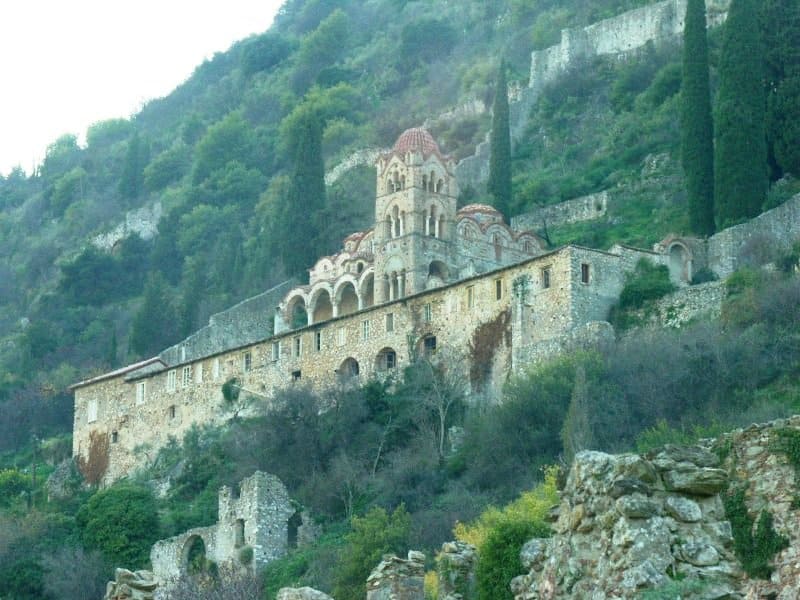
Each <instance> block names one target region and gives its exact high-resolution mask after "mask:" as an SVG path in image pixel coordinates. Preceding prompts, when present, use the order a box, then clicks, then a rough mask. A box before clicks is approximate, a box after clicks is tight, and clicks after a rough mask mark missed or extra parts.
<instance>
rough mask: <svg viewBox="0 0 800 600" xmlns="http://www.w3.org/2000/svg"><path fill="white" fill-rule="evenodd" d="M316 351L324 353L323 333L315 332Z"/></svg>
mask: <svg viewBox="0 0 800 600" xmlns="http://www.w3.org/2000/svg"><path fill="white" fill-rule="evenodd" d="M314 350H316V351H317V352H321V351H322V332H321V331H315V332H314Z"/></svg>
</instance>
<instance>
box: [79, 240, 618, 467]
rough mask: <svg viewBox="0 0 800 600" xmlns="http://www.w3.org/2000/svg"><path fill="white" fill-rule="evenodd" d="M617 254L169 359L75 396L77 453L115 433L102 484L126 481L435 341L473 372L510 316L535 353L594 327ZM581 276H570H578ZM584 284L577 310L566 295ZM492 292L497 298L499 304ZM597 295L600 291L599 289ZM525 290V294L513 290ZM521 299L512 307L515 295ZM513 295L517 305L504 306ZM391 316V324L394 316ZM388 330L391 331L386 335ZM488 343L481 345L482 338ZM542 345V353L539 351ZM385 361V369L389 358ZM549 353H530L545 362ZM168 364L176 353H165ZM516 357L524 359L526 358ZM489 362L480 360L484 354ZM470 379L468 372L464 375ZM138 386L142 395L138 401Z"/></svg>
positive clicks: (505, 352)
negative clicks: (195, 442)
mask: <svg viewBox="0 0 800 600" xmlns="http://www.w3.org/2000/svg"><path fill="white" fill-rule="evenodd" d="M614 260H618V258H616V259H615V257H614V256H613V255H610V254H607V253H603V252H599V251H592V250H587V249H582V248H576V247H572V246H568V247H565V248H562V249H560V250H557V251H554V252H551V253H549V254H545V255H541V256H538V257H536V258H533V259H530V260H528V261H526V262H523V263H521V264H518V265H514V266H511V267H506V268H503V269H498V270H496V271H493V272H490V273H486V274H483V275H479V276H476V277H473V278H470V279H465V280H463V281H459V282H458V283H455V284H451V285H448V286H445V287H441V288H437V289H434V290H429V291H426V292H422V293H419V294H416V295H414V296H410V297H407V298H402V299H400V300H396V301H393V302H388V303H384V304H380V305H378V306H373V307H370V308H367V309H364V310H361V311H358V312H356V313H353V314H349V315H344V316H340V317H336V318H333V319H330V320H327V321H324V322H321V323H318V324H314V325H311V326H307V327H304V328H301V329H297V330H294V331H288V332H285V333H282V334H280V335H277V336H274V337H272V338H269V337H267V336H264V337H267V339H262V341H259V342H254V343H250V344H246V345H242V346H238V347H233V348H230V349H228V350H226V351H224V352H219V353H217V354H212V355H209V356H203V357H200V358H196V359H192V358H189V356H190V354H189V353H188V352H187V359H186V360H185V361H178V362H171V363H170V364H169V367H160V368H159V370H158V371H155V372H151V373H148V374H145V375H138V374H137V373H133V374H129V375H127V376H125V375H120V376H118V377H111V378H109V379H106V380H103V381H100V382H98V383H94V384H89V385H82V386H78V387H77V388H76V389H75V421H74V437H73V448H74V452H75V454H76V455H80V456H85V455H86V453H87V451H88V440H89V435H90V433H91V431H99V432H101V433H104V434H107V435H109V436H112V435H113V434H114V432H116V435H113V440H114V441H113V443H111V444H110V464H109V469H108V473H107V475H106V477H105V482H106V483H108V482H111V481H114V480H116V479H118V478H119V477H122V476H124V475H126V474H127V473H129V472H131V471H132V470H134V469H135V468H138V467H141V466H143V465H146V464H148V463H149V462H150V461H152V460H153V459H154V458H155V456H156V453H157V450H158V449H159V448H161V447H163V446H164V445H166V444H167V443H168V441H169V439H170V438H171V437H174V438H176V439H178V440H180V439H182V438H183V435H184V434H185V433H186V431H187V430H188V429H189V428H190V427H191V426H192V425H193V424H214V423H222V422H224V421H226V420H228V419H229V418H230V417H231V416H233V415H234V414H237V413H241V412H242V411H243V410H245V411H246V410H247V408H246V401H247V399H248V398H249V399H253V398H254V399H256V400H263V401H267V402H268V401H269V399H270V398H271V397H272V395H273V394H274V392H275V390H277V389H280V388H283V387H286V386H288V385H292V384H293V382H296V381H299V382H300V383H301V384H302V383H304V382H308V383H310V384H312V385H313V386H315V387H317V388H318V389H320V388H324V387H326V386H331V385H335V384H338V383H343V382H347V381H348V378H349V377H350V376H351V375H352V370H351V367H350V366H351V365H353V364H355V363H357V364H358V375H357V377H356V378H355V379H353V380H352V381H365V380H367V379H368V378H370V377H372V376H375V377H379V378H382V377H386V376H389V375H391V374H392V373H396V372H399V369H400V368H402V367H403V366H405V365H407V364H409V363H410V362H411V360H412V359H413V357H414V355H415V354H417V353H420V354H421V353H423V352H425V339H426V338H428V339H430V337H431V336H435V338H436V344H435V345H436V352H437V353H442V355H443V356H448V357H450V358H452V357H456V358H457V357H461V356H464V354H466V356H465V357H464V358H465V359H466V360H461V362H460V364H461V365H462V367H463V368H464V369H465V371H467V370H469V367H470V360H471V358H472V357H471V354H470V350H469V348H470V344H471V342H472V340H473V336H474V335H475V332H476V331H477V330H478V329H479V328H480V327H481V326H482V325H484V324H486V323H490V322H498V319H502V318H503V314H504V313H507V312H510V311H512V304H514V305H515V308H514V309H513V310H516V313H517V314H516V316H515V317H512V319H511V322H510V323H509V324H508V325H509V327H510V329H511V331H512V333H511V336H510V337H511V342H512V346H513V345H514V344H516V345H517V346H518V347H519V348H520V349H523V350H524V349H525V348H526V347H536V345H537V344H542V343H544V342H547V341H548V340H553V339H556V338H559V337H561V336H564V335H567V334H569V332H570V331H571V330H572V329H574V328H576V327H579V326H582V325H583V324H584V323H585V321H582V320H584V319H585V320H596V318H595V316H594V315H595V314H599V313H597V311H598V310H601V309H595V308H592V307H591V306H590V304H589V303H590V302H597V303H602V302H605V299H607V298H609V294H610V293H611V291H610V290H613V289H615V286H616V285H617V283H616V282H615V280H614V279H613V278H612V276H611V269H610V264H611V262H613V261H614ZM583 262H586V263H587V264H589V266H590V272H591V273H593V274H594V275H592V279H591V280H590V283H589V284H576V281H579V279H578V278H580V276H581V275H580V264H582V263H583ZM545 268H547V269H549V278H550V287H548V288H544V287H543V282H542V276H543V269H545ZM576 268H577V269H578V272H577V273H575V272H574V269H576ZM523 280H524V281H526V282H527V283H526V284H525V291H524V293H522V292H520V290H518V292H519V293H518V294H517V296H515V286H517V287H518V286H519V284H515V283H514V282H515V281H523ZM576 285H580V286H581V287H580V294H579V298H578V300H577V301H578V302H579V305H580V308H579V309H578V310H574V309H573V308H572V307H571V303H572V302H573V298H572V294H573V289H574V288H575V287H576ZM498 287H499V295H498ZM595 288H596V289H595ZM520 289H521V288H520ZM519 294H522V296H524V298H523V300H524V301H523V302H522V307H521V310H520V304H519V303H520V298H521V297H522V296H520V295H519ZM512 298H516V300H513V301H512ZM390 315H391V316H390ZM389 324H391V330H390V327H389ZM493 335H494V338H493V339H492V340H488V342H489V343H492V344H493V345H494V347H493V356H491V357H490V359H491V375H492V376H491V378H490V380H489V381H485V382H482V383H481V391H482V392H483V393H486V394H488V395H489V396H495V395H497V394H498V393H499V391H500V388H501V387H502V384H503V382H504V381H505V378H506V376H507V373H508V372H509V371H510V369H511V367H512V360H513V358H512V352H511V347H510V346H509V344H508V340H507V338H506V334H505V333H504V332H503V331H497V332H495V333H494V334H493ZM484 342H486V340H484ZM542 348H544V346H542ZM389 352H391V353H393V361H392V362H393V364H392V366H393V368H391V367H390V368H387V359H386V356H387V354H388V353H389ZM544 352H545V349H542V350H541V351H539V352H537V356H543V355H544ZM173 356H174V355H173ZM518 357H519V358H527V355H526V353H525V352H524V351H523V352H521V353H519V354H518ZM484 358H485V357H484ZM465 376H466V373H465ZM233 378H235V379H236V380H237V382H236V386H237V387H236V389H238V390H240V394H239V398H238V400H236V401H233V402H229V401H226V400H225V399H224V398H223V394H222V391H221V390H222V385H223V384H224V383H225V382H227V381H229V380H231V379H233ZM137 387H139V388H142V387H143V389H140V391H139V394H138V395H137ZM90 402H93V403H96V405H97V420H96V421H95V422H92V423H89V422H88V413H87V411H88V405H89V403H90Z"/></svg>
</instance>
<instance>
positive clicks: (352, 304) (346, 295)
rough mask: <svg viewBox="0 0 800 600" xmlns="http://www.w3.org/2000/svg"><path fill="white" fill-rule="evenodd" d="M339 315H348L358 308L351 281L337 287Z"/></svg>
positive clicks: (354, 289) (356, 295)
mask: <svg viewBox="0 0 800 600" xmlns="http://www.w3.org/2000/svg"><path fill="white" fill-rule="evenodd" d="M338 295H339V316H342V315H349V314H351V313H354V312H356V311H357V310H358V294H356V288H355V286H354V285H353V283H352V282H350V281H348V282H347V283H344V284H343V285H342V287H340V288H339V293H338Z"/></svg>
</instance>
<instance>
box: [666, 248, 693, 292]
mask: <svg viewBox="0 0 800 600" xmlns="http://www.w3.org/2000/svg"><path fill="white" fill-rule="evenodd" d="M667 255H668V257H669V274H670V277H671V278H672V280H673V281H675V282H678V283H689V282H690V281H691V280H692V253H691V251H690V250H689V248H687V247H686V245H685V244H683V243H682V242H672V244H670V246H669V250H668V251H667Z"/></svg>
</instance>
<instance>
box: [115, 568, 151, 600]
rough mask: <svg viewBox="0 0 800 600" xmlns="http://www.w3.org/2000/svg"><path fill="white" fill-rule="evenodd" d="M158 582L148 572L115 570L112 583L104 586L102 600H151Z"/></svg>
mask: <svg viewBox="0 0 800 600" xmlns="http://www.w3.org/2000/svg"><path fill="white" fill-rule="evenodd" d="M157 588H158V581H156V580H155V578H154V577H153V573H151V572H150V571H136V572H135V573H134V572H131V571H128V570H127V569H116V571H115V572H114V581H109V582H108V585H107V586H106V595H105V596H103V600H153V599H154V598H155V591H156V589H157Z"/></svg>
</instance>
